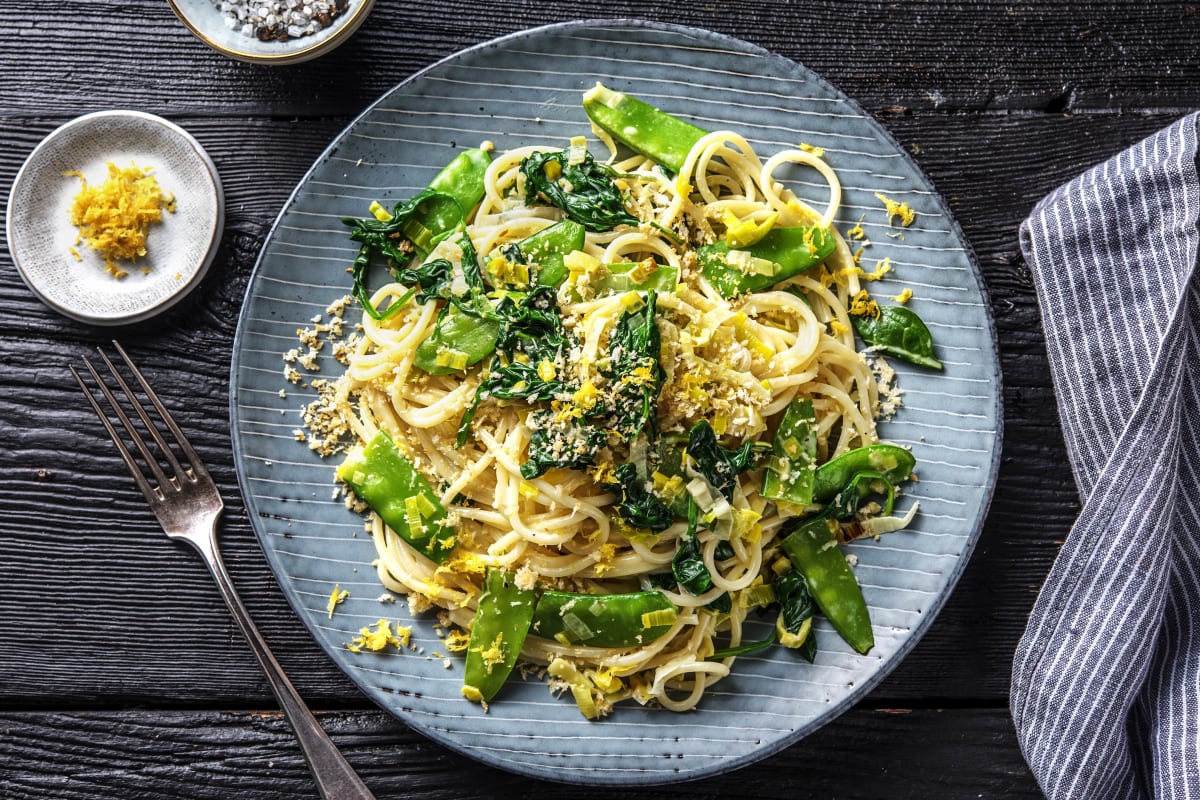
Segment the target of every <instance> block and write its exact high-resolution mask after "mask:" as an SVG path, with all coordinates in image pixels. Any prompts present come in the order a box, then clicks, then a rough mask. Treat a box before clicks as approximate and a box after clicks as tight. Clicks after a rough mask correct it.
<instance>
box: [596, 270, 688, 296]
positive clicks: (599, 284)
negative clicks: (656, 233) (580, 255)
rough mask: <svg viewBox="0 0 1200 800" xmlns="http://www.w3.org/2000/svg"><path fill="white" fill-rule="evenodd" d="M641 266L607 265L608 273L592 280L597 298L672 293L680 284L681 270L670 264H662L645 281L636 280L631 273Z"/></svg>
mask: <svg viewBox="0 0 1200 800" xmlns="http://www.w3.org/2000/svg"><path fill="white" fill-rule="evenodd" d="M638 266H640V265H639V264H635V263H630V262H625V261H621V262H617V263H615V264H605V265H604V269H605V270H606V272H605V273H604V274H603V275H600V276H598V277H596V278H595V279H593V280H592V287H593V288H594V289H595V290H596V296H597V297H601V296H603V295H607V294H623V293H624V292H630V291H634V290H637V291H639V292H648V291H651V290H653V291H656V292H671V291H674V289H675V285H676V284H678V283H679V268H678V267H674V266H671V265H669V264H660V265H659V267H658V269H656V270H654V272H651V273H650V274H649V275H647V276H646V278H645V280H642V281H638V280H636V279H635V278H634V277H633V275H632V274H631V273H633V271H634V270H635V269H637V268H638Z"/></svg>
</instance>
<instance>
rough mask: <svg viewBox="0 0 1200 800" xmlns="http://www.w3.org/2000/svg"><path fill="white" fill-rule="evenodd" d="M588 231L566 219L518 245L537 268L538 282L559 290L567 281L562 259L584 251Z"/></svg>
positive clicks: (543, 229) (526, 238) (522, 253)
mask: <svg viewBox="0 0 1200 800" xmlns="http://www.w3.org/2000/svg"><path fill="white" fill-rule="evenodd" d="M585 236H587V230H586V229H585V228H584V227H583V226H582V225H580V224H579V223H578V222H575V221H574V220H569V219H564V220H560V221H558V222H556V223H554V224H553V225H551V226H549V227H546V228H542V229H541V230H540V231H538V232H537V233H535V234H533V235H532V236H527V237H525V238H524V239H522V240H521V241H520V242H518V243H517V247H518V248H519V249H520V251H521V255H523V256H524V257H525V259H526V260H528V261H530V262H532V263H534V264H537V265H538V274H537V282H538V283H540V284H542V285H543V286H558V285H559V284H560V283H562V282H563V278H565V277H567V268H566V267H565V266H563V256H565V255H567V253H573V252H575V251H576V250H582V249H583V241H584V237H585Z"/></svg>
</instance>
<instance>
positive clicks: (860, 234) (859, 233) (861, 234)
mask: <svg viewBox="0 0 1200 800" xmlns="http://www.w3.org/2000/svg"><path fill="white" fill-rule="evenodd" d="M866 218H867V215H866V214H863V215H862V216H861V217H859V218H858V224H857V225H855V226H854V227H853V228H851V229H850V230H848V231H846V238H847V239H854V240H856V241H862V240H863V239H865V238H867V232H866V231H864V230H863V226H862V224H863V220H864V219H866Z"/></svg>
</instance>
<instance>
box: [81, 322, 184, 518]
mask: <svg viewBox="0 0 1200 800" xmlns="http://www.w3.org/2000/svg"><path fill="white" fill-rule="evenodd" d="M113 346H114V347H115V348H116V350H117V353H118V354H120V356H121V360H122V361H123V362H124V363H125V366H126V367H127V368H128V370H129V373H130V374H131V375H132V376H133V377H134V379H135V380H136V381H137V383H138V385H139V386H140V387H141V389H142V392H143V394H144V396H145V397H146V398H147V399H148V400H149V401H150V403H151V404H152V405H153V406H154V408H155V410H156V411H157V412H158V416H159V417H160V418H161V420H162V422H163V423H164V424H165V425H166V427H167V429H168V430H169V431H170V433H171V435H172V437H173V438H174V440H175V444H176V445H177V446H178V447H179V449H180V451H182V453H183V455H184V461H185V462H187V464H186V466H185V465H184V464H182V463H180V460H179V459H178V458H177V457H176V455H175V452H174V451H173V449H172V448H171V447H170V446H169V445H168V444H167V441H166V439H165V438H164V437H163V435H162V433H160V429H159V425H158V424H157V423H155V422H154V420H153V419H152V418H151V416H150V413H149V412H148V411H147V409H146V406H145V405H144V404H143V403H142V402H141V400H139V399H138V397H137V395H136V394H135V392H134V391H133V389H132V388H131V387H130V385H129V383H128V382H126V380H125V378H124V377H123V376H122V375H121V372H120V371H119V370H118V369H117V366H116V365H115V364H114V363H113V362H112V361H111V360H110V359H109V357H108V356H107V355H106V354H105V353H104V351H103V350H101V349H99V348H97V352H98V353H99V354H100V358H101V360H103V362H104V366H105V367H107V369H108V373H109V375H111V378H112V381H113V382H115V383H116V387H117V389H119V391H120V394H121V395H123V396H124V398H125V400H124V403H122V402H121V401H120V400H119V399H118V396H117V393H116V391H114V389H112V388H110V386H109V382H106V381H105V379H104V378H103V377H101V374H100V372H99V371H98V370H97V369H96V367H95V366H93V364H92V362H91V361H89V360H88V359H87V358H84V359H83V366H84V367H85V368H86V369H87V372H88V373H89V374H90V375H91V377H92V381H93V382H94V383H95V385H96V389H98V390H99V392H100V394H101V395H103V397H104V399H105V400H106V401H107V402H108V405H109V406H110V407H111V409H112V411H113V413H114V414H115V415H116V417H117V419H118V420H119V421H120V423H121V426H122V427H123V428H124V430H125V433H126V434H128V440H130V441H132V442H133V444H134V446H135V447H136V448H137V451H138V452H139V453H140V454H141V456H142V460H143V461H144V462H145V464H146V466H147V467H149V469H150V472H151V473H152V474H153V476H154V481H155V483H154V484H153V485H152V484H151V483H150V481H149V479H148V478H147V477H146V474H145V473H144V472H143V470H142V469H141V467H140V466H139V465H138V462H137V459H136V458H135V457H134V455H133V453H132V452H131V451H130V449H129V447H128V445H127V444H126V437H124V436H122V435H121V432H120V431H119V430H118V429H117V427H116V426H115V425H114V424H113V422H112V420H111V418H110V416H109V414H108V413H107V412H105V410H104V409H103V408H102V407H101V405H100V402H99V401H98V400H97V399H96V389H93V388H91V387H89V386H88V384H87V382H86V381H84V379H83V376H82V375H80V374H79V372H78V371H77V370H76V369H75V367H74V366H71V367H69V369H70V370H71V374H72V375H74V376H75V380H77V381H79V387H80V388H81V389H83V393H84V395H86V396H87V399H88V402H89V403H90V404H91V406H92V410H93V411H95V412H96V416H98V417H100V421H101V422H102V423H103V424H104V428H105V430H107V431H108V435H109V436H111V437H112V440H113V443H114V444H115V445H116V446H117V450H118V451H120V453H121V457H122V458H123V459H124V460H125V464H126V466H128V467H129V471H130V472H132V473H133V477H134V479H135V480H136V481H137V484H138V487H139V488H140V489H141V490H142V492H143V493H144V494H145V495H146V499H147V500H149V501H150V502H151V503H154V502H156V501H161V500H162V499H163V497H164V488H165V486H166V485H168V484H169V485H170V486H171V487H173V488H175V489H178V488H179V487H180V485H181V484H182V483H183V482H184V481H187V482H194V481H195V480H196V478H197V476H198V474H204V475H207V473H206V472H205V469H204V465H203V464H202V463H201V461H200V457H199V456H198V455H197V454H196V451H195V450H193V449H192V446H191V445H190V444H188V441H187V439H186V438H184V435H183V432H182V431H180V429H179V426H178V425H176V424H175V420H173V419H172V418H171V415H170V413H168V412H167V409H166V407H164V406H163V404H162V401H161V400H159V399H158V395H156V394H155V393H154V390H153V389H151V388H150V384H149V383H147V381H146V379H145V377H143V375H142V373H141V370H139V369H138V368H137V366H135V365H134V363H133V362H132V361H131V360H130V358H129V355H128V354H127V353H126V352H125V350H124V348H122V347H121V345H120V343H119V342H117V341H113ZM123 405H125V406H131V407H132V408H133V409H134V411H135V412H136V413H137V416H138V418H139V419H140V421H141V429H142V430H144V431H146V432H148V433H149V434H150V437H151V438H152V439H153V440H154V443H155V444H156V445H157V446H158V451H159V452H160V453H161V455H162V458H164V459H165V460H166V461H167V464H168V465H169V467H170V470H171V472H172V473H173V474H172V475H170V476H168V475H167V474H166V473H165V472H164V470H163V468H162V466H161V465H160V463H159V459H158V457H156V456H155V454H154V453H153V452H152V451H151V449H150V446H149V445H148V444H147V442H146V439H145V437H144V436H143V435H142V433H141V431H139V426H138V425H137V424H136V423H135V422H134V420H133V419H131V418H130V416H129V415H128V414H127V413H126V412H125V410H124V408H123V407H122V406H123Z"/></svg>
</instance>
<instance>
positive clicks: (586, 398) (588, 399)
mask: <svg viewBox="0 0 1200 800" xmlns="http://www.w3.org/2000/svg"><path fill="white" fill-rule="evenodd" d="M599 398H600V392H599V390H597V389H596V385H595V384H594V383H592V382H591V380H586V381H584V382H583V385H582V386H580V387H579V388H578V389H576V390H575V394H573V395H571V400H572V401H574V403H575V405H576V406H577V407H579V408H580V409H582V410H584V411H591V410H592V408H594V407H595V405H596V401H597V400H598V399H599Z"/></svg>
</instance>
